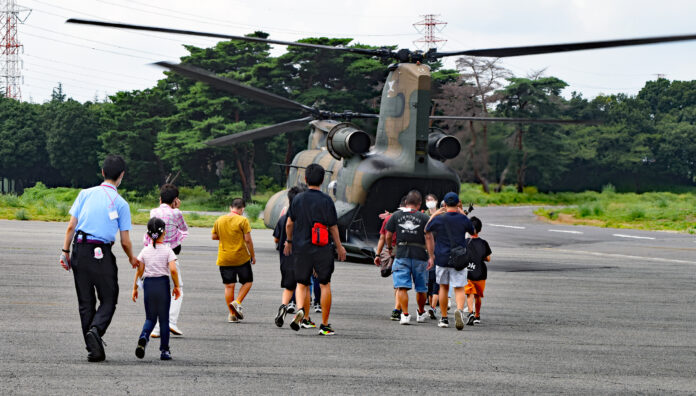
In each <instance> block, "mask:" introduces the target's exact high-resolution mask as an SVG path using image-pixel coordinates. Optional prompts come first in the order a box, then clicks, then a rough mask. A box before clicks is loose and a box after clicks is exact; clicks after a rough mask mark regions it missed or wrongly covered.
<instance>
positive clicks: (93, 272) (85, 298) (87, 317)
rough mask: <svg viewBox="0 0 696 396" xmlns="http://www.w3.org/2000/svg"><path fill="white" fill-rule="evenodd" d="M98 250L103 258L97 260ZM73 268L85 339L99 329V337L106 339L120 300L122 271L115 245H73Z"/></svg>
mask: <svg viewBox="0 0 696 396" xmlns="http://www.w3.org/2000/svg"><path fill="white" fill-rule="evenodd" d="M96 247H100V248H101V249H102V252H103V254H104V257H103V258H101V259H96V258H94V248H96ZM71 265H72V271H73V276H74V277H75V290H76V291H77V304H78V307H79V310H80V320H81V322H82V335H83V336H84V334H85V333H87V331H88V330H89V329H90V328H92V327H96V328H97V330H98V331H99V335H104V333H105V332H106V329H107V328H108V327H109V323H111V318H112V317H113V316H114V312H115V311H116V301H117V300H118V268H117V267H116V257H114V255H113V253H112V252H111V245H93V244H88V243H73V252H72V258H71ZM97 298H99V307H97Z"/></svg>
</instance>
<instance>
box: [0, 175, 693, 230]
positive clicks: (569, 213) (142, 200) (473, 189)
mask: <svg viewBox="0 0 696 396" xmlns="http://www.w3.org/2000/svg"><path fill="white" fill-rule="evenodd" d="M494 187H495V186H491V188H494ZM179 190H180V198H181V201H182V207H181V209H182V210H185V211H199V212H225V213H226V212H227V211H228V210H229V207H228V205H229V202H231V200H232V199H233V198H234V197H239V196H241V193H236V192H232V193H219V192H216V193H212V194H211V193H209V192H208V191H206V190H205V189H204V188H203V187H180V188H179ZM79 192H80V190H79V189H75V188H65V187H59V188H47V187H46V186H44V185H43V184H41V183H38V184H37V185H36V186H35V187H32V188H29V189H26V190H25V192H24V194H23V195H22V196H21V197H18V196H16V195H0V218H2V219H13V220H14V219H20V218H21V219H22V220H28V219H31V220H44V221H68V220H69V219H70V214H69V210H70V207H71V205H72V203H73V201H74V200H75V197H77V194H78V193H79ZM119 192H120V193H121V195H122V196H123V197H124V198H126V200H127V201H128V203H129V204H130V208H131V217H132V221H133V223H134V224H147V221H148V220H149V209H151V208H154V207H156V206H157V205H158V203H159V190H157V189H153V190H152V191H150V192H148V193H146V194H136V193H135V192H132V191H124V190H120V191H119ZM273 193H274V192H273V191H267V192H265V193H263V194H259V195H255V196H254V197H253V199H252V202H249V203H247V207H246V215H247V217H248V218H249V220H250V223H251V226H252V228H265V227H264V224H263V220H261V219H259V218H258V216H259V215H260V214H261V213H262V211H263V208H264V207H265V206H266V202H267V201H268V199H270V197H271V196H272V195H273ZM460 197H461V199H462V201H464V202H465V203H469V202H472V203H473V204H474V206H475V207H480V206H491V205H538V206H543V208H540V209H538V210H537V211H536V214H537V215H539V216H542V217H544V218H547V219H549V220H552V221H563V222H567V223H576V224H591V225H603V226H606V227H619V228H639V229H650V230H674V231H681V232H688V233H691V234H696V188H692V189H691V190H687V191H684V190H681V191H679V193H673V192H650V193H644V194H634V193H617V192H616V189H615V188H614V186H612V185H607V186H605V187H604V188H603V189H602V191H601V192H597V191H585V192H579V193H573V192H560V193H540V192H539V191H538V190H537V189H536V188H534V187H527V188H525V190H524V192H523V193H518V192H517V191H516V189H515V187H514V186H504V187H503V188H502V189H501V191H500V192H498V193H490V194H486V193H484V192H483V190H482V189H481V186H480V185H478V184H462V187H461V193H460ZM440 198H441V197H440ZM20 210H21V212H20ZM184 218H185V219H186V222H187V223H188V224H189V225H190V226H192V227H212V226H213V223H214V222H215V220H216V218H217V216H211V215H203V214H198V213H186V214H185V215H184Z"/></svg>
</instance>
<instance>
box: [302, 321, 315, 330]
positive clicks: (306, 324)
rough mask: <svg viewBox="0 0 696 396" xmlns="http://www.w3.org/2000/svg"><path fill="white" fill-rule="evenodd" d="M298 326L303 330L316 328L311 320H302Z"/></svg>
mask: <svg viewBox="0 0 696 396" xmlns="http://www.w3.org/2000/svg"><path fill="white" fill-rule="evenodd" d="M300 326H301V327H302V328H303V329H313V328H316V327H317V325H316V324H315V323H314V322H312V320H311V319H302V324H301V325H300Z"/></svg>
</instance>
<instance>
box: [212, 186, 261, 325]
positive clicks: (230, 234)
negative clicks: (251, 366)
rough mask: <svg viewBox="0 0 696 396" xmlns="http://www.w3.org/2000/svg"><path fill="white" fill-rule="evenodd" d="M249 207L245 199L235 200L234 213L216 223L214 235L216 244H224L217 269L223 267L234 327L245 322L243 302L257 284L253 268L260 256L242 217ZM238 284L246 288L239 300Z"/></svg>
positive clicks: (231, 208) (228, 305)
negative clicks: (236, 291) (255, 249)
mask: <svg viewBox="0 0 696 396" xmlns="http://www.w3.org/2000/svg"><path fill="white" fill-rule="evenodd" d="M245 206H246V204H245V203H244V200H243V199H241V198H235V199H234V200H232V205H230V213H229V214H226V215H224V216H220V217H218V219H217V220H215V225H214V226H213V233H212V237H213V240H215V241H220V243H219V245H218V256H217V265H218V266H219V267H220V276H221V277H222V283H224V284H225V302H226V303H227V308H228V309H229V311H230V314H229V315H228V316H227V321H228V322H230V323H236V322H238V321H239V320H240V319H244V313H243V312H242V301H244V297H246V295H247V293H249V289H251V285H252V282H253V281H254V275H253V273H252V272H251V265H252V264H256V256H255V254H254V243H253V242H252V240H251V225H250V224H249V219H247V218H246V217H244V216H242V214H243V213H244V207H245ZM238 281H239V283H240V284H241V285H242V286H241V287H240V288H239V294H238V295H237V299H235V298H234V287H235V284H236V283H237V282H238Z"/></svg>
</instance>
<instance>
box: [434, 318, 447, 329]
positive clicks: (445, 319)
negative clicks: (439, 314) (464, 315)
mask: <svg viewBox="0 0 696 396" xmlns="http://www.w3.org/2000/svg"><path fill="white" fill-rule="evenodd" d="M437 327H449V320H448V319H447V318H446V317H445V318H442V319H440V323H438V324H437Z"/></svg>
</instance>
